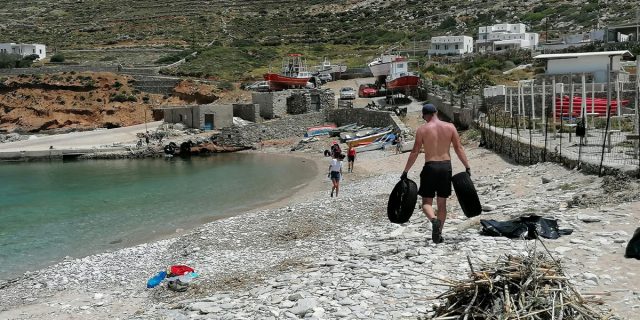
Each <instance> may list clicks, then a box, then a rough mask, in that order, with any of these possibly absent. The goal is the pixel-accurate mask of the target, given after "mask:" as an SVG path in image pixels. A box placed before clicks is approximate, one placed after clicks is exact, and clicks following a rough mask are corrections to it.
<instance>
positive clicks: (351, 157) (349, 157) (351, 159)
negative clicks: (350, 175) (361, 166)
mask: <svg viewBox="0 0 640 320" xmlns="http://www.w3.org/2000/svg"><path fill="white" fill-rule="evenodd" d="M347 160H348V161H349V162H354V161H355V160H356V156H347Z"/></svg>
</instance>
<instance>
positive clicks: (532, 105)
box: [531, 80, 536, 119]
mask: <svg viewBox="0 0 640 320" xmlns="http://www.w3.org/2000/svg"><path fill="white" fill-rule="evenodd" d="M535 82H536V81H535V80H531V118H532V119H535V118H536V103H535V93H534V92H533V90H534V87H533V86H534V85H535Z"/></svg>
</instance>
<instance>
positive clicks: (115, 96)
mask: <svg viewBox="0 0 640 320" xmlns="http://www.w3.org/2000/svg"><path fill="white" fill-rule="evenodd" d="M128 100H129V99H128V97H127V95H125V94H122V93H118V94H112V95H111V96H110V97H109V101H110V102H125V101H128Z"/></svg>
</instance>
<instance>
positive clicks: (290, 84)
mask: <svg viewBox="0 0 640 320" xmlns="http://www.w3.org/2000/svg"><path fill="white" fill-rule="evenodd" d="M311 76H312V75H311V72H309V71H307V68H306V66H305V63H304V60H303V59H302V55H301V54H299V53H292V54H289V55H287V57H285V59H284V60H283V61H282V69H281V72H280V73H275V72H268V73H266V74H265V75H264V80H266V81H267V82H268V83H269V89H271V90H285V89H294V88H305V87H307V83H308V82H309V80H310V79H311Z"/></svg>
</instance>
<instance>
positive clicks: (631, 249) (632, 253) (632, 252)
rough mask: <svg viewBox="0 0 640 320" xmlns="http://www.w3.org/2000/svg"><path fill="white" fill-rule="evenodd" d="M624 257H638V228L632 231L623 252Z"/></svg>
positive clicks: (639, 239)
mask: <svg viewBox="0 0 640 320" xmlns="http://www.w3.org/2000/svg"><path fill="white" fill-rule="evenodd" d="M624 256H625V258H636V259H640V228H638V229H636V232H634V233H633V238H631V240H630V241H629V244H627V250H626V251H625V252H624Z"/></svg>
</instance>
